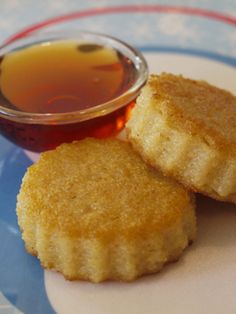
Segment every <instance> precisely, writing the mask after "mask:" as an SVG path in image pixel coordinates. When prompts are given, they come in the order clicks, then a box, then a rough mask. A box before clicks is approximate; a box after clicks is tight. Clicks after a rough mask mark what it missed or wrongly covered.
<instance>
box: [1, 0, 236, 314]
mask: <svg viewBox="0 0 236 314" xmlns="http://www.w3.org/2000/svg"><path fill="white" fill-rule="evenodd" d="M58 16H61V18H55V17H58ZM42 21H44V23H41V22H42ZM32 26H33V28H32ZM75 26H76V27H79V28H81V29H87V30H92V31H97V32H103V33H108V34H111V35H113V36H116V37H119V38H120V39H123V40H125V41H127V42H129V43H130V44H132V45H134V46H136V47H138V48H139V49H141V50H142V51H143V53H144V55H145V57H146V58H147V61H148V64H149V67H150V70H151V72H161V71H171V72H174V73H183V74H184V75H187V76H191V77H194V78H197V79H198V78H202V79H206V80H209V81H210V82H211V83H214V84H216V85H217V86H220V87H223V88H227V89H229V90H230V91H232V92H234V93H236V84H235V82H236V1H235V0H225V1H220V0H219V1H217V0H169V1H165V0H159V1H154V0H115V1H113V0H112V1H108V0H97V1H95V0H90V1H85V0H80V1H79V0H78V1H76V0H58V1H33V0H1V9H0V42H1V43H4V42H6V41H7V40H8V39H9V38H13V37H14V34H16V33H18V34H19V33H22V31H23V33H25V34H27V33H30V32H31V31H32V30H33V29H41V28H48V27H49V28H50V29H54V28H55V27H56V28H59V29H60V28H63V27H68V28H70V27H75ZM32 158H33V159H34V156H33V157H32V155H30V156H29V155H27V154H26V153H25V152H24V151H23V150H22V149H20V148H19V147H16V146H15V145H13V144H11V143H10V142H8V141H7V140H6V139H4V138H3V137H1V136H0V239H1V242H2V244H1V246H0V314H3V313H4V314H5V313H9V314H10V313H34V314H41V313H43V314H48V313H50V314H51V313H54V312H55V311H56V312H60V313H82V314H84V313H90V314H100V313H101V314H108V313H113V314H116V313H117V314H118V313H120V314H121V313H131V314H132V313H133V314H134V313H135V314H136V313H137V314H139V313H140V314H141V313H144V311H145V309H146V311H145V312H146V313H151V314H152V313H157V312H156V311H157V308H158V309H159V311H158V313H161V314H174V313H187V312H188V313H190V309H191V313H195V314H200V313H213V312H214V313H215V314H216V313H219V314H220V313H223V312H224V313H236V300H235V291H236V275H235V274H236V268H235V266H234V264H235V258H236V249H235V247H236V245H235V244H236V241H234V239H236V231H235V230H236V228H235V227H234V226H235V223H236V209H235V208H234V206H233V205H225V204H223V205H222V204H221V203H218V202H214V201H211V200H209V199H205V198H203V199H202V198H200V199H199V200H198V204H201V206H200V207H201V208H200V210H199V212H198V218H199V224H200V226H199V233H200V234H199V240H198V242H197V244H196V246H195V247H193V248H191V249H190V250H189V252H187V253H186V256H185V257H184V258H183V260H181V261H180V263H177V265H175V266H173V268H171V267H172V266H171V267H169V266H168V267H167V271H166V270H165V271H164V272H163V273H164V275H163V274H162V275H157V276H154V278H151V279H150V278H148V279H145V278H144V279H142V280H139V281H138V282H137V283H135V284H134V285H129V286H127V285H126V286H125V285H124V286H122V285H121V284H113V283H107V284H102V285H101V286H99V287H98V286H96V287H95V286H93V285H91V284H87V283H82V284H81V283H68V282H65V280H64V279H62V278H61V277H60V276H59V275H57V274H55V273H53V272H45V273H44V271H43V270H42V268H41V267H40V265H39V263H38V261H37V260H36V258H34V257H31V256H29V255H28V254H26V253H25V251H24V247H23V243H22V241H21V238H20V233H19V230H18V227H17V223H16V217H15V203H16V195H17V192H18V190H19V186H20V182H21V179H22V176H23V174H24V172H25V170H26V168H27V167H28V166H29V165H30V164H31V163H32V160H31V159H32ZM206 208H211V211H212V213H211V214H210V213H209V211H205V209H206ZM222 208H223V209H224V211H225V212H224V213H223V212H222ZM211 215H212V216H213V217H210V216H211ZM209 221H211V222H212V224H210V225H209ZM222 229H224V230H227V231H225V232H226V233H223V231H222ZM213 233H215V234H217V235H212V234H213ZM206 256H207V257H206ZM233 261H234V262H233ZM185 264H187V266H186V265H185ZM188 265H189V266H188ZM194 269H195V270H196V269H197V272H198V274H199V276H196V272H195V273H194ZM221 272H222V274H221ZM217 275H219V277H217ZM158 276H159V277H158ZM201 276H202V277H201ZM157 277H158V278H157ZM183 278H184V279H185V281H184V282H183V281H182V279H183ZM186 278H187V279H188V280H186ZM176 285H178V287H179V288H176ZM55 287H56V288H55ZM98 289H99V290H98ZM153 291H156V294H157V295H158V296H159V299H158V298H157V297H156V295H154V294H153ZM211 291H213V292H211ZM233 291H234V292H233ZM169 293H170V294H171V299H168V294H169ZM91 295H93V298H92V299H91V298H90V297H91ZM197 295H198V296H199V298H200V296H201V299H200V301H199V299H198V298H196V296H197ZM142 296H143V297H142ZM77 297H78V298H79V299H80V302H79V301H77V299H78V298H77ZM109 298H110V299H112V300H113V301H112V302H113V304H114V306H113V308H112V311H111V310H110V309H111V308H110V306H111V304H112V303H109V300H108V299H109ZM181 298H183V299H184V300H185V301H183V299H181ZM88 300H89V301H88ZM147 300H148V301H147ZM213 300H214V301H213ZM203 301H204V302H203ZM78 302H79V303H78ZM88 302H90V303H88ZM147 302H149V304H148V305H147ZM171 302H172V303H173V307H172V306H171V305H170V304H172V303H171ZM200 303H201V305H200ZM105 304H106V306H105ZM121 304H123V307H122V306H121ZM155 306H156V307H155ZM204 306H205V307H204ZM125 308H126V310H124V309H125ZM224 309H225V311H223V310H224Z"/></svg>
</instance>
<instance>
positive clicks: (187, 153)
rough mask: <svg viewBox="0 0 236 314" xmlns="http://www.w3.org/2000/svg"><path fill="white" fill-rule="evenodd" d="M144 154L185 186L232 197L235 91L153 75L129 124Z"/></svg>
mask: <svg viewBox="0 0 236 314" xmlns="http://www.w3.org/2000/svg"><path fill="white" fill-rule="evenodd" d="M127 128H128V137H129V140H130V141H131V142H132V145H133V147H134V148H135V149H136V150H137V151H138V152H139V153H140V154H141V155H142V157H143V159H144V160H146V161H147V162H148V163H150V164H151V165H152V166H154V167H156V168H158V169H161V170H162V172H163V173H164V174H165V175H167V176H171V177H174V178H175V179H176V180H177V181H179V182H181V183H182V184H183V185H185V186H186V187H187V188H189V189H192V190H193V191H195V192H199V193H202V194H206V195H208V196H210V197H212V198H215V199H218V200H223V201H230V202H234V203H235V202H236V97H235V96H233V95H232V94H230V93H229V92H227V91H225V90H222V89H219V88H217V87H214V86H212V85H209V84H208V83H206V82H203V81H194V80H190V79H186V78H183V77H182V76H175V75H171V74H165V73H163V74H162V75H160V76H157V75H152V76H151V77H150V79H149V81H148V84H147V85H146V87H145V88H144V89H143V90H142V93H141V95H140V97H139V98H138V100H137V105H136V107H135V108H134V110H133V111H132V114H131V119H130V121H129V122H128V124H127Z"/></svg>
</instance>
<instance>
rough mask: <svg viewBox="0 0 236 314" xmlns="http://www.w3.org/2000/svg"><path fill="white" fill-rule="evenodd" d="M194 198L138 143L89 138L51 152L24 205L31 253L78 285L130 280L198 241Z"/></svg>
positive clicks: (34, 174)
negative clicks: (134, 146) (141, 152)
mask: <svg viewBox="0 0 236 314" xmlns="http://www.w3.org/2000/svg"><path fill="white" fill-rule="evenodd" d="M194 207H195V206H194V198H193V195H192V194H191V193H189V192H188V191H187V190H186V189H184V188H183V187H182V186H181V185H180V184H178V183H176V182H175V181H173V180H172V179H169V178H166V177H164V176H163V175H162V174H161V173H159V172H158V171H156V170H155V169H154V168H152V167H150V166H148V165H146V164H145V163H144V162H143V160H142V159H141V157H140V156H139V155H138V154H137V153H136V152H134V150H133V149H132V147H131V145H130V144H129V143H126V142H122V141H120V140H116V139H106V140H96V139H85V140H82V141H79V142H73V143H71V144H63V145H61V146H59V147H58V148H57V149H56V150H53V151H49V152H45V153H43V154H42V155H41V157H40V160H39V161H38V162H37V163H36V164H34V165H32V166H31V167H29V168H28V170H27V172H26V174H25V176H24V178H23V181H22V186H21V189H20V192H19V194H18V201H17V215H18V223H19V226H20V228H21V230H22V237H23V240H24V241H25V246H26V249H27V251H28V252H29V253H31V254H33V255H36V256H38V258H39V260H40V261H41V264H42V265H43V266H44V267H45V268H53V269H56V270H57V271H59V272H61V273H63V275H64V276H65V277H66V278H67V279H70V280H75V279H81V280H90V281H93V282H100V281H103V280H107V279H113V280H123V281H130V280H133V279H135V278H136V277H138V276H141V275H142V274H148V273H154V272H157V271H159V270H160V269H161V268H162V266H163V265H164V264H165V263H167V262H170V261H174V260H176V259H178V257H179V256H180V254H181V253H182V251H183V249H184V248H185V247H186V246H187V245H188V244H189V242H191V241H192V240H193V239H194V238H195V233H196V219H195V211H194Z"/></svg>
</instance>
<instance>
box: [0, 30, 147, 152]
mask: <svg viewBox="0 0 236 314" xmlns="http://www.w3.org/2000/svg"><path fill="white" fill-rule="evenodd" d="M60 41H63V42H65V41H73V42H78V44H80V43H84V42H85V43H86V42H87V43H90V44H95V45H97V46H104V47H108V48H109V49H110V48H111V49H114V50H115V51H117V53H118V54H121V55H123V56H124V57H125V58H126V59H127V60H129V62H132V64H133V65H134V68H135V71H136V74H135V79H133V81H132V84H131V85H130V86H129V88H128V89H127V90H124V91H123V92H122V93H121V94H119V95H116V96H115V97H114V98H113V99H109V100H108V101H105V102H103V103H99V104H96V105H95V106H92V107H86V106H85V108H82V109H81V108H80V109H79V110H73V111H71V110H70V111H68V112H43V113H38V112H31V111H30V112H27V111H25V110H19V109H16V108H15V107H14V106H7V105H6V104H5V102H4V97H0V133H1V134H2V135H3V136H5V137H6V138H8V139H9V140H10V141H12V142H14V143H15V144H17V145H19V146H21V147H23V148H25V149H28V150H31V151H35V152H40V151H44V150H48V149H52V148H54V147H56V146H57V145H59V144H61V143H63V142H71V141H73V140H78V139H82V138H84V137H88V136H92V137H98V138H101V137H107V136H112V135H115V134H117V133H118V132H119V131H120V130H121V129H122V128H123V127H124V125H125V122H126V121H127V119H128V118H129V113H130V110H131V108H132V106H133V104H134V101H135V99H136V97H137V95H138V94H139V91H140V89H141V87H142V86H143V85H144V84H145V82H146V80H147V77H148V67H147V63H146V61H145V59H144V57H143V56H142V54H141V53H140V52H139V51H138V50H137V49H135V48H133V47H131V46H130V45H128V44H127V43H125V42H123V41H121V40H119V39H117V38H114V37H112V36H108V35H104V34H99V33H93V32H88V31H81V30H68V29H67V30H64V31H63V30H59V31H54V32H36V33H33V34H30V35H28V36H27V37H25V38H23V39H19V40H15V41H13V42H11V43H9V44H6V45H3V46H1V48H0V59H1V64H0V66H1V65H2V60H4V56H7V55H9V54H11V53H12V52H18V51H20V50H22V49H25V47H30V46H33V45H45V44H46V45H50V44H52V43H55V42H60ZM65 57H66V56H65ZM35 62H37V60H35ZM0 69H1V68H0ZM1 70H2V69H1ZM1 76H2V73H1V74H0V86H1ZM11 88H12V89H14V84H13V86H11Z"/></svg>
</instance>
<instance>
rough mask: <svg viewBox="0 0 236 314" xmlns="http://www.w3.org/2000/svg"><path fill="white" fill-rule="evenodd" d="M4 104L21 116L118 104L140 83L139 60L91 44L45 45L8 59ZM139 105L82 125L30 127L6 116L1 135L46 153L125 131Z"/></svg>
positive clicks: (1, 83) (1, 88)
mask: <svg viewBox="0 0 236 314" xmlns="http://www.w3.org/2000/svg"><path fill="white" fill-rule="evenodd" d="M0 70H1V72H0V104H1V105H2V106H4V107H6V108H10V109H14V110H15V111H16V110H17V111H19V112H27V113H32V116H33V115H34V114H35V113H40V114H48V113H49V114H58V113H60V114H63V113H68V112H71V113H74V112H76V111H79V110H87V109H89V108H93V107H96V106H98V105H101V104H104V103H106V102H108V101H112V100H113V99H115V98H116V97H118V96H120V95H121V94H123V93H124V92H125V91H127V90H128V89H129V88H130V87H131V86H132V85H133V84H134V82H135V80H136V77H137V70H136V68H135V66H134V64H133V62H132V61H131V60H130V59H129V58H127V57H126V56H124V55H122V54H121V53H120V52H118V51H116V50H115V49H113V48H110V47H106V46H101V45H97V44H94V43H88V42H81V43H78V42H75V41H55V42H49V43H40V44H36V45H32V46H28V47H24V48H22V49H18V50H16V51H13V52H11V53H9V54H7V55H4V56H2V58H1V64H0ZM132 106H133V104H132V103H131V104H124V106H123V107H122V108H120V109H118V110H114V111H113V112H111V113H109V114H106V115H103V114H102V113H101V115H100V116H99V115H98V116H97V117H96V118H91V119H89V120H86V121H82V122H81V121H80V122H76V123H68V121H67V123H65V124H63V123H62V124H57V123H56V122H55V123H53V121H52V122H51V123H50V124H49V123H48V124H45V123H43V124H40V123H38V122H37V123H35V122H33V123H32V124H31V123H24V122H21V121H20V122H19V121H12V120H8V119H4V118H0V132H1V133H2V134H3V135H4V136H5V137H7V138H8V139H9V140H11V141H13V142H15V143H16V144H18V145H20V146H22V147H24V148H26V149H29V150H32V151H44V150H48V149H51V148H54V147H56V146H57V145H59V144H60V143H63V142H71V141H73V140H77V139H82V138H84V137H87V136H93V137H99V138H103V137H107V136H111V135H115V134H116V133H117V132H119V131H120V130H121V129H122V128H123V126H124V124H125V122H126V121H127V119H128V117H129V112H130V109H131V107H132Z"/></svg>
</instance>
